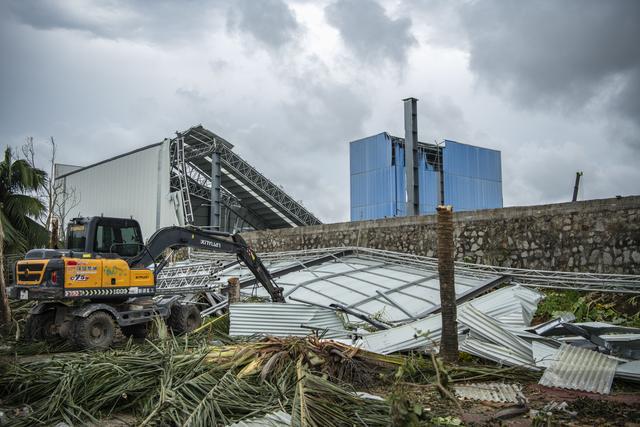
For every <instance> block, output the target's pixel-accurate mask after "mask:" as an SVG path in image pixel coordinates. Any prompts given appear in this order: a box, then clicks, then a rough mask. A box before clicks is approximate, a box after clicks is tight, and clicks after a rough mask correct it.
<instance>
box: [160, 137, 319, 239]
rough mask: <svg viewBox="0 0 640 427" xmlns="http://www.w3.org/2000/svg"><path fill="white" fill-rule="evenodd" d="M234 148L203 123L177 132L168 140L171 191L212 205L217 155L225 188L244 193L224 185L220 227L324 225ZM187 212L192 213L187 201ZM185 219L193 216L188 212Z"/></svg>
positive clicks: (202, 203)
mask: <svg viewBox="0 0 640 427" xmlns="http://www.w3.org/2000/svg"><path fill="white" fill-rule="evenodd" d="M232 148H233V145H231V144H230V143H229V142H228V141H226V140H225V139H224V138H221V137H219V136H217V135H216V134H214V133H213V132H211V131H209V130H207V129H205V128H203V127H202V126H195V127H192V128H190V129H189V130H187V131H186V132H182V133H178V135H177V136H176V138H174V139H172V140H171V143H170V152H171V188H172V190H173V191H181V192H182V193H183V199H185V198H186V197H189V198H191V197H193V198H196V199H198V200H199V203H200V206H203V205H208V204H210V203H211V190H212V184H211V173H212V172H211V157H210V156H212V155H214V153H217V154H219V155H220V161H221V167H222V174H223V175H225V177H226V178H227V179H226V182H227V186H228V185H231V186H234V188H235V189H236V190H238V189H240V190H242V195H240V194H234V191H233V188H226V187H225V186H221V188H220V204H221V205H222V207H223V211H225V212H222V213H221V218H222V219H221V226H220V228H221V229H223V230H226V231H232V229H234V228H235V229H239V228H243V226H244V225H247V226H249V227H251V228H254V229H263V228H281V227H291V226H303V225H316V224H321V222H320V220H318V218H316V217H315V216H314V215H313V214H312V213H311V212H309V211H308V210H307V209H305V208H304V207H303V206H302V205H300V203H298V202H296V201H295V200H294V199H292V198H291V197H290V196H289V195H287V194H286V193H285V192H284V191H283V190H281V189H280V188H279V187H278V186H277V185H275V184H274V183H273V182H271V181H270V180H269V179H267V178H266V177H265V176H264V175H262V174H261V173H260V172H258V171H257V170H256V169H255V168H254V167H253V166H251V165H250V164H249V163H247V162H246V161H245V160H243V159H242V158H241V157H240V156H238V155H237V154H236V153H234V152H233V151H232ZM185 210H186V211H187V212H188V206H187V205H186V204H185ZM231 216H233V217H235V218H236V219H237V220H236V221H235V223H232V218H231ZM185 218H187V219H189V217H188V214H187V215H185ZM225 218H226V221H225ZM192 221H193V218H192Z"/></svg>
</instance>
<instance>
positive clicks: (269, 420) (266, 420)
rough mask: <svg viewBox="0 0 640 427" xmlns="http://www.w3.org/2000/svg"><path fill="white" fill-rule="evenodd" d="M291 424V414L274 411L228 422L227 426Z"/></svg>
mask: <svg viewBox="0 0 640 427" xmlns="http://www.w3.org/2000/svg"><path fill="white" fill-rule="evenodd" d="M289 426H291V415H289V414H287V413H286V412H284V411H276V412H273V413H271V414H267V415H265V416H264V417H259V418H250V419H248V420H246V421H238V422H237V423H233V424H229V425H228V426H227V427H289Z"/></svg>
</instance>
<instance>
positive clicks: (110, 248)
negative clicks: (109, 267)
mask: <svg viewBox="0 0 640 427" xmlns="http://www.w3.org/2000/svg"><path fill="white" fill-rule="evenodd" d="M141 246H142V237H141V236H140V227H139V226H138V225H137V224H135V225H134V224H127V223H121V222H117V221H102V222H101V223H99V224H98V225H97V227H96V238H95V241H94V245H93V251H94V252H98V253H116V254H118V255H120V256H123V257H131V256H134V255H136V254H137V253H138V252H139V251H140V247H141Z"/></svg>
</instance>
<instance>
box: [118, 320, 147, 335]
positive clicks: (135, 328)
mask: <svg viewBox="0 0 640 427" xmlns="http://www.w3.org/2000/svg"><path fill="white" fill-rule="evenodd" d="M148 326H149V323H148V322H147V323H138V324H137V325H130V326H120V330H121V331H122V335H124V336H125V337H127V338H146V337H147V333H148V332H149V328H148Z"/></svg>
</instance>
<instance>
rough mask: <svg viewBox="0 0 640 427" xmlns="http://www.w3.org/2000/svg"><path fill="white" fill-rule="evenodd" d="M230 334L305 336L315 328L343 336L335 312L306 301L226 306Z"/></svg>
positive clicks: (329, 333) (335, 335)
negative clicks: (303, 302)
mask: <svg viewBox="0 0 640 427" xmlns="http://www.w3.org/2000/svg"><path fill="white" fill-rule="evenodd" d="M229 324H230V329H229V335H231V336H251V335H256V334H259V335H272V336H299V337H304V336H307V335H309V334H311V333H313V331H314V330H319V333H322V332H323V331H325V330H326V333H324V335H323V336H324V337H325V338H346V337H348V336H349V333H348V332H347V331H346V330H345V329H344V326H343V324H342V321H341V320H340V317H339V316H338V314H336V313H335V312H334V311H333V310H327V309H323V308H319V307H312V306H309V305H306V304H291V303H288V304H277V303H246V304H243V303H239V304H231V307H230V309H229Z"/></svg>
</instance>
